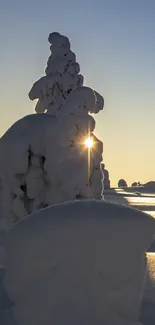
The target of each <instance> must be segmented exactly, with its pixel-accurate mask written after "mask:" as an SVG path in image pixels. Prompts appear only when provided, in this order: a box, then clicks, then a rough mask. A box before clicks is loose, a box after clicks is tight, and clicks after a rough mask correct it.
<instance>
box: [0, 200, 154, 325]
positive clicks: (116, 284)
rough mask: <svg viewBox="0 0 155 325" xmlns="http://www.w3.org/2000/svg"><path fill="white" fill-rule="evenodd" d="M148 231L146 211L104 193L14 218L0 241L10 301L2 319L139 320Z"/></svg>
mask: <svg viewBox="0 0 155 325" xmlns="http://www.w3.org/2000/svg"><path fill="white" fill-rule="evenodd" d="M154 233H155V221H154V219H153V218H152V217H151V216H149V215H147V214H144V213H142V212H140V211H138V210H134V209H131V208H129V207H125V206H119V205H117V204H112V203H107V202H105V201H103V200H79V201H73V202H68V203H64V204H59V205H54V206H52V207H49V208H47V209H44V210H42V211H38V212H36V213H34V214H32V215H30V216H28V217H27V218H25V219H23V220H21V221H20V222H19V223H17V224H16V225H15V226H14V227H13V228H12V229H11V230H10V233H9V235H8V240H7V256H8V264H7V265H8V267H7V271H6V275H5V280H4V289H5V292H6V294H7V295H8V296H9V298H10V299H11V301H12V306H11V307H9V308H6V312H5V317H4V320H6V319H9V318H10V319H13V320H14V321H15V324H16V325H33V324H37V325H42V324H44V325H48V324H53V325H60V324H68V325H79V324H81V325H86V324H90V325H94V324H95V325H101V324H103V325H136V324H137V325H138V324H140V323H139V322H138V317H139V309H140V304H141V299H142V295H143V287H144V282H145V273H146V263H145V250H146V248H147V247H148V246H149V245H150V242H151V240H152V238H153V235H154ZM131 238H132V240H131ZM2 324H3V323H2ZM4 324H6V322H5V321H4ZM13 324H14V323H13ZM7 325H12V323H11V322H10V323H7Z"/></svg>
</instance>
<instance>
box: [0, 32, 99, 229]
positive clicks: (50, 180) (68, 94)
mask: <svg viewBox="0 0 155 325" xmlns="http://www.w3.org/2000/svg"><path fill="white" fill-rule="evenodd" d="M49 42H50V44H51V51H52V54H51V56H50V58H49V60H48V64H47V68H46V76H44V77H42V78H41V79H40V80H39V81H37V82H36V83H35V84H34V85H33V87H32V89H31V90H30V93H29V97H30V98H31V99H37V98H38V102H37V105H36V112H37V113H40V114H33V115H29V116H26V117H24V118H23V119H21V120H19V121H17V122H16V123H15V124H14V125H13V126H12V127H11V128H10V129H9V130H8V131H7V132H6V133H5V134H4V136H3V137H2V138H1V140H0V154H1V157H2V159H1V161H0V175H1V182H2V190H1V196H2V202H3V203H2V209H3V213H4V214H5V216H7V219H8V222H9V224H10V223H11V224H12V223H14V222H16V221H18V220H19V219H21V218H23V217H24V216H26V215H27V214H29V213H31V212H33V211H36V210H39V209H41V208H43V207H46V206H49V205H51V204H54V203H60V202H64V201H68V200H74V199H78V198H96V199H101V198H102V178H103V177H102V175H103V174H102V170H101V168H100V164H101V162H102V153H103V144H102V142H101V141H100V140H99V139H97V138H96V137H95V135H94V133H93V132H94V129H95V120H94V118H93V117H92V115H90V114H89V113H94V114H96V113H98V112H99V111H100V110H102V109H103V105H104V100H103V97H102V96H101V95H99V94H98V93H97V92H96V91H94V90H92V89H91V88H89V87H85V86H83V77H82V75H80V74H79V71H80V68H79V64H78V63H77V62H76V57H75V54H74V53H73V52H72V51H71V49H70V42H69V40H68V38H67V37H65V36H62V35H60V34H59V33H52V34H50V35H49ZM45 113H48V114H45ZM87 138H88V142H91V143H92V144H93V146H92V147H91V148H90V145H89V144H90V143H87V145H86V143H85V141H86V139H87Z"/></svg>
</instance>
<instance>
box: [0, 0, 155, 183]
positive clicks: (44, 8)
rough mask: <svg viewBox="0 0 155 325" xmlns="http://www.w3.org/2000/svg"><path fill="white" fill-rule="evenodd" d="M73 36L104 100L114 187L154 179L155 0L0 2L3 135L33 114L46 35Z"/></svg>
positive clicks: (103, 130)
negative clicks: (30, 95)
mask: <svg viewBox="0 0 155 325" xmlns="http://www.w3.org/2000/svg"><path fill="white" fill-rule="evenodd" d="M53 31H58V32H60V33H62V34H64V35H66V36H68V37H69V39H70V40H71V44H72V50H73V51H74V52H75V53H76V56H77V61H78V62H79V63H80V66H81V73H82V74H83V75H84V77H85V84H86V85H87V86H91V87H92V88H94V89H95V90H97V91H98V92H99V93H101V94H103V96H104V98H105V108H104V111H103V112H102V113H100V114H99V116H96V135H97V136H98V137H99V138H100V139H101V140H102V141H103V143H104V162H105V164H106V167H107V169H108V170H109V172H110V178H111V180H112V185H116V184H117V182H118V180H119V179H120V178H125V179H126V180H127V182H128V184H131V182H133V181H136V180H137V181H141V182H146V181H148V180H153V179H154V180H155V0H96V1H94V0H78V1H73V0H72V1H71V0H70V1H69V0H61V1H60V0H56V1H53V0H27V1H24V0H0V42H1V45H0V135H2V134H3V133H4V132H5V131H6V130H7V128H8V127H10V125H11V124H12V123H14V122H15V121H16V120H17V119H19V118H20V117H23V116H24V115H26V114H31V113H33V111H34V103H33V102H31V101H30V100H29V99H28V96H27V94H28V92H29V90H30V88H31V86H32V84H33V83H34V82H35V81H36V80H38V79H39V78H40V77H41V76H43V75H44V68H45V67H46V62H47V58H48V56H49V54H50V52H49V43H48V42H47V38H48V34H49V33H50V32H53Z"/></svg>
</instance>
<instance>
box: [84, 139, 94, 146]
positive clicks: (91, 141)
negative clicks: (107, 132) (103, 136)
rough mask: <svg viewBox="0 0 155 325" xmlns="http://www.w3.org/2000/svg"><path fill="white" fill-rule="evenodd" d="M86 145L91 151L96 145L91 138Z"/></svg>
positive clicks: (86, 141)
mask: <svg viewBox="0 0 155 325" xmlns="http://www.w3.org/2000/svg"><path fill="white" fill-rule="evenodd" d="M84 144H85V146H86V147H87V148H89V149H90V148H92V147H93V145H94V141H93V139H92V138H91V137H88V138H87V139H86V140H85V142H84Z"/></svg>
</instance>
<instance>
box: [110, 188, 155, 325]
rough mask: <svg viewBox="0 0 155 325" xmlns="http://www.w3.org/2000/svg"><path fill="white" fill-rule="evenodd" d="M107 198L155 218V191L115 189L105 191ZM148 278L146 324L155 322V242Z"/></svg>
mask: <svg viewBox="0 0 155 325" xmlns="http://www.w3.org/2000/svg"><path fill="white" fill-rule="evenodd" d="M105 199H106V200H108V201H112V202H115V203H119V204H125V205H130V206H132V207H134V208H136V209H139V210H142V211H144V212H146V213H149V214H151V215H152V216H153V217H154V218H155V193H140V192H139V190H138V191H136V189H135V190H134V191H133V192H131V189H126V190H123V189H113V190H108V191H106V193H105ZM147 263H148V278H147V284H146V289H145V295H144V299H143V304H142V320H143V322H144V324H145V325H154V324H155V242H154V243H153V244H152V246H151V247H150V248H149V249H148V252H147Z"/></svg>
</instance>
